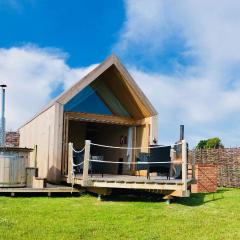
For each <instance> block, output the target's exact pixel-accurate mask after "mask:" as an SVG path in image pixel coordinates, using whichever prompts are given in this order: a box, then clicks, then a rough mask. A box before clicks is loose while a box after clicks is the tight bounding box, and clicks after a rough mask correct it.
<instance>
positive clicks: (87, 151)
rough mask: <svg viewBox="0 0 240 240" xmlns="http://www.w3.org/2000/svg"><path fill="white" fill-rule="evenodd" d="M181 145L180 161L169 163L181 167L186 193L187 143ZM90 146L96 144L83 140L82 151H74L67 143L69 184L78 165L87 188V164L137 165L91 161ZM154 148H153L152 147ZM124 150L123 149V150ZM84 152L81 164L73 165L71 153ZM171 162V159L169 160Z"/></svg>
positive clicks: (70, 144) (183, 141)
mask: <svg viewBox="0 0 240 240" xmlns="http://www.w3.org/2000/svg"><path fill="white" fill-rule="evenodd" d="M180 144H181V145H182V148H181V149H182V152H181V155H182V159H181V161H177V162H176V161H175V162H174V161H170V162H169V163H171V164H173V163H178V164H181V166H182V186H183V190H184V191H187V187H188V184H187V180H188V163H187V154H188V153H187V143H186V141H185V140H182V141H181V143H180ZM91 145H98V144H93V143H91V141H90V140H85V146H84V148H83V149H82V150H80V151H76V150H75V149H74V148H73V144H72V143H69V151H68V179H69V181H70V182H72V183H74V167H76V166H79V165H83V167H82V169H83V174H82V185H83V186H88V182H89V180H90V179H89V162H90V161H92V162H94V161H95V162H96V161H97V162H103V163H117V164H119V163H121V164H131V165H132V164H135V165H136V164H138V163H137V162H109V161H101V160H91V159H90V148H91ZM98 146H103V145H98ZM107 147H111V146H107ZM112 148H121V147H112ZM152 148H154V147H152ZM124 149H125V148H124ZM126 149H127V148H126ZM83 150H84V158H83V162H82V163H80V164H78V165H75V164H74V162H73V151H75V152H76V153H80V152H83ZM171 160H172V159H171ZM166 163H168V162H140V163H139V164H166ZM193 174H194V169H193Z"/></svg>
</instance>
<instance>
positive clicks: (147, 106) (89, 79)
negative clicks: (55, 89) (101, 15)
mask: <svg viewBox="0 0 240 240" xmlns="http://www.w3.org/2000/svg"><path fill="white" fill-rule="evenodd" d="M110 71H111V72H114V74H115V75H116V76H118V82H122V83H123V85H124V88H125V90H126V91H125V92H124V93H122V94H120V95H126V94H127V97H125V99H126V100H127V99H132V101H133V103H132V104H127V105H134V106H133V107H134V108H135V109H138V110H139V111H140V112H141V116H142V118H145V117H150V116H154V115H157V111H156V110H155V108H154V107H153V105H152V104H151V103H150V101H149V100H148V99H147V97H146V96H145V95H144V93H143V92H142V91H141V89H140V88H139V87H138V85H137V84H136V82H135V81H134V80H133V78H132V77H131V75H130V74H129V72H128V71H127V70H126V68H125V67H124V66H123V65H122V64H121V62H120V61H119V59H118V58H117V57H116V56H115V55H111V56H110V57H108V58H107V59H106V60H105V61H104V62H102V63H101V64H99V65H98V66H97V67H96V68H95V69H93V70H92V71H91V72H89V73H88V74H87V75H86V76H84V77H83V78H82V79H81V80H79V81H78V82H77V83H75V84H74V85H73V86H72V87H70V88H69V89H67V90H66V91H64V92H63V93H62V94H60V95H59V96H58V97H56V98H55V99H54V100H53V101H51V102H50V104H48V105H47V107H45V108H44V109H43V110H42V111H41V112H39V113H38V114H36V115H35V116H34V118H36V117H37V116H38V115H40V114H41V113H42V112H44V111H46V110H47V109H48V108H50V107H51V106H53V105H54V104H55V103H60V104H62V105H64V104H66V103H67V102H68V101H70V100H71V99H72V98H73V97H74V96H75V95H77V94H78V93H79V92H81V91H82V90H83V89H84V88H85V87H87V86H88V85H90V84H92V83H93V82H94V81H95V80H96V79H99V78H101V76H102V75H103V74H105V73H106V72H110ZM110 74H111V73H110ZM106 78H107V75H106ZM109 80H110V79H109ZM108 82H109V83H110V82H111V81H108ZM110 84H111V83H110ZM112 85H113V86H112V89H114V88H115V86H114V83H113V82H112ZM117 90H118V89H117ZM117 92H118V91H116V93H117ZM134 108H132V110H134ZM34 118H33V119H34ZM137 118H139V119H140V117H137ZM33 119H32V120H33ZM30 121H31V120H30Z"/></svg>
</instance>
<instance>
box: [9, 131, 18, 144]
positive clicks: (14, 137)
mask: <svg viewBox="0 0 240 240" xmlns="http://www.w3.org/2000/svg"><path fill="white" fill-rule="evenodd" d="M19 137H20V136H19V133H18V132H12V131H11V132H6V146H8V147H18V146H19Z"/></svg>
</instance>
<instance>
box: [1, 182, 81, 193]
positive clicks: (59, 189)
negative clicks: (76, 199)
mask: <svg viewBox="0 0 240 240" xmlns="http://www.w3.org/2000/svg"><path fill="white" fill-rule="evenodd" d="M71 192H79V189H76V188H72V187H68V186H64V185H53V184H49V183H48V184H47V187H45V188H31V187H21V188H17V187H15V188H13V187H12V188H9V187H6V188H0V193H71Z"/></svg>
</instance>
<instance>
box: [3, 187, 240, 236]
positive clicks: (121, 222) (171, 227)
mask: <svg viewBox="0 0 240 240" xmlns="http://www.w3.org/2000/svg"><path fill="white" fill-rule="evenodd" d="M0 239H4V240H5V239H69V240H70V239H74V240H76V239H101V240H102V239H115V240H119V239H141V240H144V239H147V240H150V239H156V240H159V239H166V240H171V239H174V240H177V239H184V240H188V239H191V240H193V239H194V240H197V239H204V240H207V239H211V240H214V239H236V240H237V239H240V189H223V190H222V191H221V192H218V193H217V194H215V199H213V195H212V194H193V195H192V197H191V198H187V199H177V200H176V201H174V202H173V203H172V204H171V205H167V204H166V203H165V202H164V201H163V200H160V199H158V197H152V196H150V195H144V196H143V195H135V196H126V195H118V196H114V197H107V198H105V199H104V200H102V201H98V200H97V198H96V197H95V196H91V195H82V196H80V197H50V198H49V197H15V198H11V197H0Z"/></svg>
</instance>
